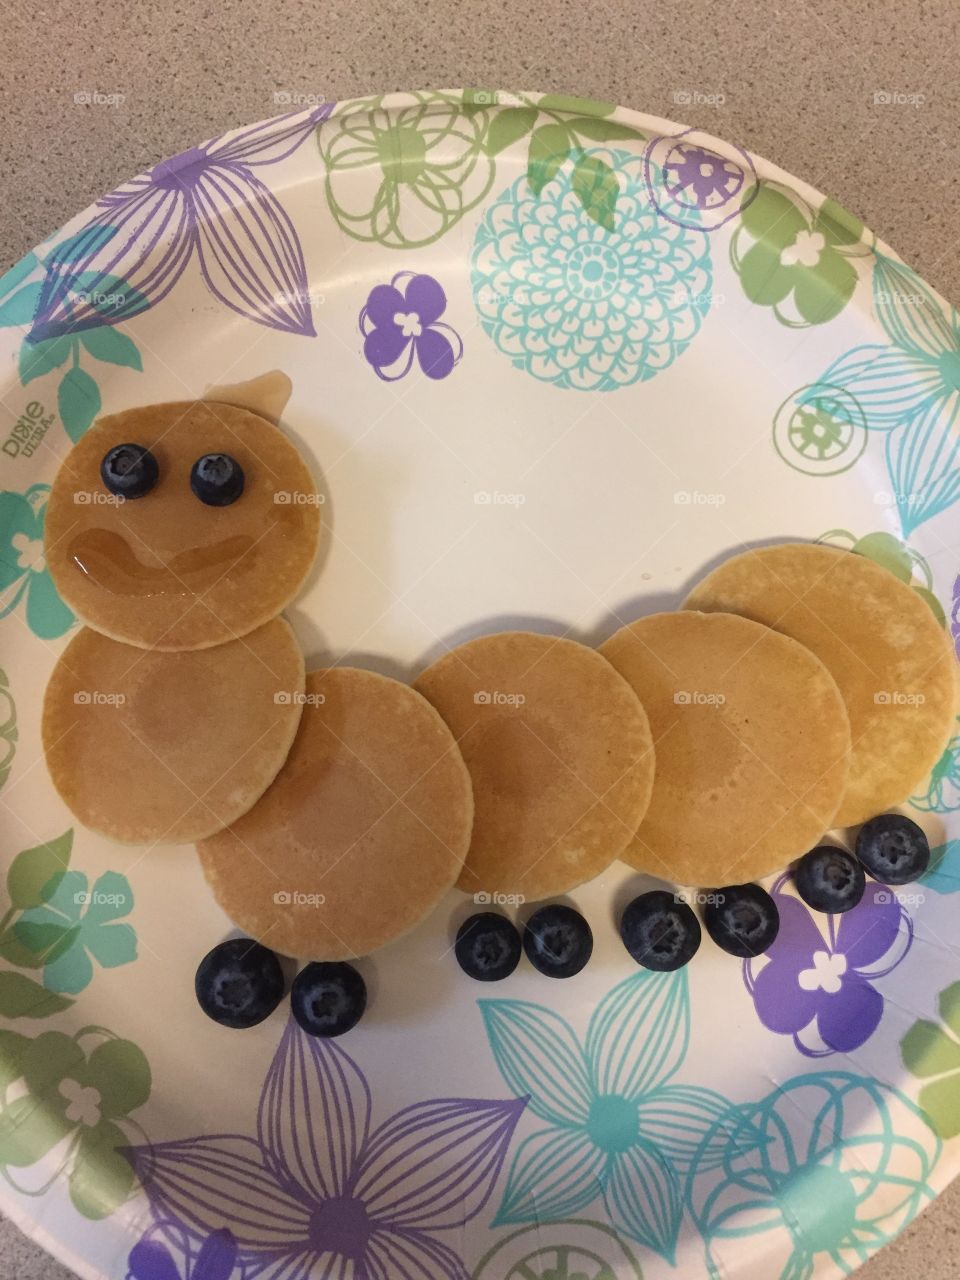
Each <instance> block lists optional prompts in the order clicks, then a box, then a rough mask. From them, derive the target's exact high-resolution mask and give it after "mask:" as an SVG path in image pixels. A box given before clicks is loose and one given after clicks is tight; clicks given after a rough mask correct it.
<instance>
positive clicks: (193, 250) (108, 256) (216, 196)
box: [29, 104, 331, 342]
mask: <svg viewBox="0 0 960 1280" xmlns="http://www.w3.org/2000/svg"><path fill="white" fill-rule="evenodd" d="M330 110H331V107H330V105H329V104H326V105H324V106H321V107H317V108H314V109H313V110H310V111H298V112H295V113H294V114H292V115H288V116H280V117H278V118H277V119H275V120H267V121H264V122H262V123H261V124H258V125H254V126H253V127H252V128H250V129H246V130H243V131H242V132H240V133H235V134H227V135H225V136H224V137H222V138H215V139H213V140H211V141H210V142H206V143H204V145H203V146H201V147H192V148H191V149H190V150H189V151H184V152H183V153H182V155H179V156H174V157H173V158H172V159H170V160H163V161H161V163H160V164H158V165H155V166H154V168H153V169H151V170H150V171H149V172H148V173H145V174H142V175H141V176H140V177H139V178H134V179H133V180H132V181H131V182H127V183H124V184H123V186H120V187H118V188H117V189H116V191H114V192H113V193H112V194H111V195H108V196H105V197H104V198H103V199H102V200H101V201H99V208H100V210H101V212H99V213H98V214H96V216H95V217H93V218H91V220H90V221H89V222H88V223H87V224H86V225H85V226H84V227H82V228H81V230H80V231H79V232H77V234H76V235H75V236H73V237H71V246H72V248H71V253H70V255H69V258H68V260H58V259H56V258H55V259H54V260H53V261H52V262H51V263H49V264H48V270H47V276H46V279H45V280H44V283H43V288H42V290H41V294H40V300H39V304H38V307H37V312H36V315H35V319H34V323H33V328H32V329H31V331H30V334H29V337H30V339H31V340H32V341H34V342H37V341H39V340H40V339H43V338H55V337H59V336H61V335H62V334H65V333H68V332H71V333H73V332H76V331H77V330H81V329H90V328H93V327H95V326H97V325H103V324H105V323H111V324H112V323H115V322H117V321H119V320H129V319H130V318H131V317H132V316H134V315H138V314H139V313H140V312H142V311H146V310H147V309H148V308H150V307H153V306H156V304H157V303H158V302H160V301H162V300H163V299H164V298H165V297H166V296H167V294H168V293H169V292H170V290H171V289H172V288H173V286H174V285H175V284H176V283H177V281H178V280H179V279H180V277H181V276H182V275H183V273H184V271H185V270H186V267H187V265H188V263H190V262H192V261H193V260H194V259H196V261H197V265H198V266H199V268H200V274H201V275H202V277H203V280H204V283H205V284H206V286H207V288H208V289H209V290H210V292H211V293H212V294H213V295H214V296H215V297H217V298H219V300H220V301H221V302H223V303H224V304H225V305H226V306H228V307H229V308H230V309H231V310H232V311H235V312H237V314H238V315H241V316H244V317H246V318H247V319H248V320H253V321H255V322H256V323H257V324H263V325H267V326H269V327H270V328H272V329H283V330H286V331H288V332H290V333H299V334H304V335H306V336H312V335H313V334H314V333H315V330H314V327H313V320H312V318H311V315H310V307H309V297H308V286H307V273H306V266H305V264H304V260H303V250H302V249H301V247H300V240H299V238H298V236H297V232H296V229H295V228H294V225H293V223H292V221H291V220H290V217H289V215H288V214H287V213H286V212H285V210H284V209H283V206H282V205H281V204H280V201H279V200H278V199H277V197H276V196H275V195H274V194H273V192H272V191H271V190H270V188H269V187H268V186H266V184H265V183H264V182H263V181H262V180H261V179H260V178H259V177H258V176H257V175H256V173H255V172H254V170H255V169H256V168H258V167H260V166H262V165H269V164H276V163H277V162H278V161H280V160H284V159H286V157H287V156H289V155H291V154H292V153H293V152H294V151H295V150H296V149H297V147H299V146H300V145H301V143H302V142H304V140H305V139H306V138H307V137H308V136H309V134H310V133H311V131H312V130H313V129H314V127H315V126H316V124H317V123H318V121H320V120H322V119H324V118H325V117H326V116H327V115H329V114H330ZM103 296H110V297H111V298H113V297H114V296H116V298H117V300H116V301H115V303H114V305H112V306H111V308H110V311H109V316H108V317H107V316H106V315H105V313H104V308H103V306H102V304H100V302H99V299H101V298H102V297H103Z"/></svg>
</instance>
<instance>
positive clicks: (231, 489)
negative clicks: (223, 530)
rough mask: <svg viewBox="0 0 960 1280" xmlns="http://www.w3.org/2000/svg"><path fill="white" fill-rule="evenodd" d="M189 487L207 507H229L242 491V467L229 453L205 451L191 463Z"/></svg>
mask: <svg viewBox="0 0 960 1280" xmlns="http://www.w3.org/2000/svg"><path fill="white" fill-rule="evenodd" d="M190 488H191V489H192V490H193V492H194V493H195V494H196V496H197V497H198V498H199V499H200V501H201V502H205V503H206V504H207V506H208V507H229V505H230V503H231V502H236V500H237V499H238V498H239V497H240V495H241V493H243V467H241V465H240V463H239V462H238V461H237V460H236V458H231V457H230V455H229V453H205V454H204V455H203V457H202V458H198V459H197V460H196V462H195V463H194V464H193V468H192V470H191V472H190Z"/></svg>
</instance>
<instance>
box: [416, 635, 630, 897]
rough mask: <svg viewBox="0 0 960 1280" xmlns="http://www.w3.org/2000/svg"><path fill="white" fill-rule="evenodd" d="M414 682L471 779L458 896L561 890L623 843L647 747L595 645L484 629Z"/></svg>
mask: <svg viewBox="0 0 960 1280" xmlns="http://www.w3.org/2000/svg"><path fill="white" fill-rule="evenodd" d="M414 688H416V689H419V690H420V692H421V693H422V694H423V695H424V696H425V697H426V698H428V699H429V700H430V701H431V702H432V703H433V705H434V706H435V707H436V708H437V710H438V711H439V712H440V714H441V715H442V716H443V718H444V720H446V722H447V724H448V725H449V726H450V728H451V729H452V730H453V733H454V735H455V737H456V739H457V742H458V744H459V747H460V750H461V752H462V753H463V758H464V760H465V761H466V765H467V768H468V769H469V770H470V776H471V778H472V779H473V794H474V801H475V803H476V816H475V818H474V824H473V839H472V841H471V844H470V852H469V854H468V855H467V861H466V865H465V866H464V869H463V873H462V874H461V876H460V879H459V881H458V886H459V888H461V889H463V890H464V892H466V893H471V894H476V893H481V892H485V893H491V894H493V893H503V894H517V895H521V896H522V898H525V899H527V900H533V899H536V898H544V897H548V896H550V895H553V894H558V893H565V892H566V891H567V890H568V889H572V888H574V886H576V885H578V884H581V883H583V881H585V880H590V879H592V878H593V877H594V876H596V875H599V874H600V872H601V871H603V870H604V869H605V868H606V867H607V866H609V865H610V863H611V862H612V861H613V860H614V859H615V858H616V857H617V856H618V854H619V853H620V851H621V850H622V849H623V848H624V847H625V846H626V844H627V842H628V841H629V840H630V838H631V836H632V835H633V833H634V831H635V830H636V828H637V824H638V823H639V821H640V819H641V818H642V817H643V814H644V812H645V810H646V807H647V803H648V801H649V799H650V791H651V787H652V785H653V769H654V754H653V744H652V741H651V737H650V727H649V725H648V724H647V717H646V715H645V714H644V710H643V707H642V706H641V705H640V702H639V701H638V699H637V697H636V695H635V694H634V692H633V690H632V689H630V687H629V686H628V685H627V683H626V682H625V681H624V680H622V679H621V678H620V676H618V675H617V673H616V672H615V671H614V670H613V668H612V667H611V666H610V664H609V663H608V662H606V661H605V660H604V659H603V658H601V657H600V656H599V655H598V654H597V653H596V652H595V651H594V650H593V649H588V648H586V647H585V646H584V645H582V644H577V643H576V642H575V641H573V640H559V639H557V638H556V637H554V636H543V635H534V634H532V633H529V632H520V631H513V632H504V633H502V634H500V635H492V636H482V637H481V638H480V639H477V640H471V641H470V642H469V643H467V644H463V645H460V646H459V647H458V648H456V649H452V650H451V651H450V652H449V653H446V654H444V656H443V657H442V658H440V659H439V660H438V661H437V662H435V663H434V664H433V665H432V666H430V667H428V668H427V670H426V671H424V672H423V674H422V675H421V676H420V677H419V678H418V679H417V680H416V681H415V682H414Z"/></svg>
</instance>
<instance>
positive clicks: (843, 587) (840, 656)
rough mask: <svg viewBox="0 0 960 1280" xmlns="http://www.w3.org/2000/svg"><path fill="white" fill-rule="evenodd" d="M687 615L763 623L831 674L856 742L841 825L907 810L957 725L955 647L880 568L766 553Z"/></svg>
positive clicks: (821, 549)
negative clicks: (735, 616) (718, 613)
mask: <svg viewBox="0 0 960 1280" xmlns="http://www.w3.org/2000/svg"><path fill="white" fill-rule="evenodd" d="M684 607H685V608H688V609H701V610H709V611H712V610H723V611H726V612H729V613H739V614H742V615H743V616H744V617H746V618H753V619H754V620H755V621H756V622H763V623H766V624H767V625H768V626H771V627H775V628H776V629H777V631H780V632H782V633H783V634H784V635H788V636H792V637H793V638H794V639H795V640H799V641H800V643H801V644H805V645H806V646H807V648H808V649H811V650H812V651H813V652H814V653H815V654H816V655H817V657H818V658H820V659H821V661H822V662H823V663H824V664H825V665H826V666H827V668H828V669H829V671H830V673H831V675H832V676H833V678H834V679H835V680H836V682H837V684H838V685H839V687H840V692H841V693H842V694H843V698H844V701H845V702H846V705H847V712H848V714H849V716H850V731H851V735H852V739H853V748H852V753H851V759H850V780H849V782H848V785H847V792H846V795H845V796H844V798H843V803H842V804H841V806H840V810H839V812H838V813H837V816H836V821H837V823H838V824H839V825H841V826H851V825H853V824H854V823H858V822H864V821H866V820H867V819H868V818H872V817H873V816H874V815H875V814H878V813H883V812H885V811H886V810H887V809H890V808H891V807H893V806H894V805H897V804H901V803H902V802H903V801H904V800H906V799H907V798H908V797H909V796H910V795H912V794H913V793H914V792H915V791H916V790H917V789H918V787H919V786H920V785H921V784H922V783H923V781H924V779H925V778H926V777H927V775H928V774H929V772H930V770H931V769H932V768H933V766H934V765H935V764H936V762H937V760H938V759H939V758H940V755H941V754H942V752H943V751H944V749H945V747H946V745H947V742H948V740H949V738H950V734H951V732H952V731H953V724H954V715H955V698H956V694H955V678H954V677H955V667H956V662H955V660H954V657H953V654H952V651H951V648H950V642H949V640H948V638H947V635H946V633H945V632H944V630H943V628H942V627H941V626H940V625H939V623H938V622H937V620H936V618H935V617H934V615H933V612H932V610H931V609H930V607H929V605H928V604H927V603H926V602H925V601H924V600H923V599H922V598H921V597H920V596H919V595H918V594H917V593H916V592H915V591H913V590H912V589H911V588H910V587H909V586H908V585H907V584H906V583H904V582H901V581H900V580H899V579H898V578H897V577H895V576H894V575H893V574H892V573H890V572H889V570H887V569H884V568H883V567H882V566H881V565H878V564H876V563H874V561H872V560H868V559H866V557H864V556H860V555H856V554H855V553H854V552H852V551H846V550H842V549H837V548H835V547H826V546H823V545H820V544H813V543H786V544H784V545H782V546H777V547H763V548H761V549H759V550H756V551H747V552H744V553H743V554H742V555H738V556H734V557H733V558H732V559H730V560H728V561H726V563H725V564H722V565H721V566H720V567H719V568H718V569H715V570H714V571H713V572H712V573H711V574H709V575H708V576H707V577H706V578H704V580H703V581H702V582H701V583H699V584H698V585H697V586H696V587H694V589H693V591H692V592H691V593H690V595H689V596H688V597H687V599H686V601H685V602H684Z"/></svg>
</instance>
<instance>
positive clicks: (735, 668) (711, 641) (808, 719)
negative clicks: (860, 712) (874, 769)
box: [600, 612, 850, 888]
mask: <svg viewBox="0 0 960 1280" xmlns="http://www.w3.org/2000/svg"><path fill="white" fill-rule="evenodd" d="M600 652H601V653H602V654H603V655H604V657H606V658H607V660H608V661H609V662H610V663H612V665H613V666H614V667H615V668H616V669H617V671H619V672H620V674H621V675H622V676H623V677H624V678H625V679H626V680H627V681H628V682H629V683H630V685H631V686H632V687H633V688H634V689H635V690H636V692H637V694H638V696H639V697H640V699H641V701H642V702H643V705H644V707H645V708H646V710H647V715H648V716H649V718H650V726H651V729H652V731H653V736H654V741H655V743H656V751H657V772H656V777H655V779H654V784H653V795H652V797H651V800H650V805H649V808H648V809H647V812H646V816H645V817H644V819H643V821H642V822H641V823H640V824H639V827H638V829H637V832H636V835H635V836H634V837H633V839H632V840H631V842H630V844H629V845H628V847H627V849H626V851H625V853H624V855H623V856H624V857H625V858H626V860H627V861H628V862H630V863H632V864H633V865H634V866H635V867H637V868H638V869H639V870H641V871H647V872H649V873H650V874H651V875H655V876H659V877H660V878H661V879H664V880H668V881H674V882H676V883H678V884H681V885H697V886H701V887H704V888H711V887H719V886H722V885H728V884H734V883H741V882H743V881H746V880H752V879H756V878H758V877H760V876H764V875H767V874H769V873H771V872H774V871H779V870H781V869H782V868H783V867H785V866H786V865H787V863H789V862H791V861H792V860H793V859H794V858H796V857H799V856H800V855H801V854H803V853H806V852H807V850H808V849H810V848H812V847H813V846H814V845H815V844H817V843H818V842H819V840H820V838H821V837H822V835H823V833H824V832H825V831H826V830H827V829H828V828H829V827H830V826H831V825H832V824H833V821H834V816H835V814H836V811H837V807H838V806H839V804H840V801H841V798H842V796H843V793H844V789H845V787H846V782H847V769H848V758H849V753H850V726H849V722H848V720H847V714H846V709H845V707H844V703H843V699H842V698H841V696H840V691H839V689H838V688H837V686H836V684H835V682H834V680H833V678H832V676H831V675H830V673H829V671H827V669H826V667H825V666H824V665H823V663H821V662H820V660H819V659H818V658H816V657H815V656H814V655H813V654H812V653H811V652H810V651H809V650H807V649H805V648H804V647H803V646H802V645H800V644H798V643H797V642H796V641H795V640H790V639H789V638H788V637H786V636H782V635H780V634H779V633H778V632H776V631H771V630H770V629H769V628H767V627H763V626H761V625H760V624H758V623H755V622H750V621H748V620H747V619H745V618H740V617H736V616H734V615H732V614H705V613H693V612H680V613H658V614H653V615H651V616H649V617H646V618H641V619H640V620H639V621H637V622H634V623H631V624H630V625H629V626H626V627H623V628H621V630H619V631H618V632H616V634H615V635H613V636H611V638H610V639H609V640H608V641H607V642H606V643H605V644H603V645H602V646H601V649H600Z"/></svg>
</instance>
